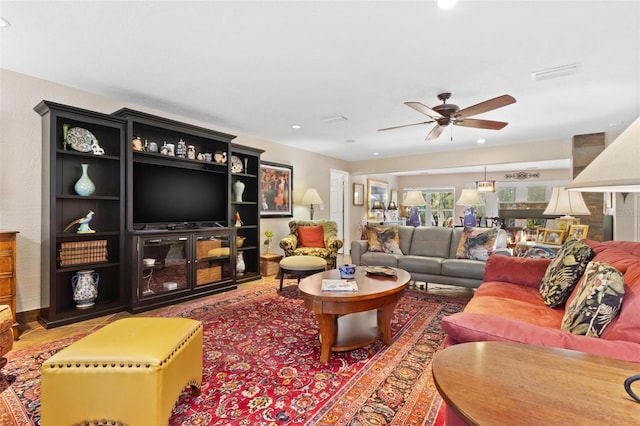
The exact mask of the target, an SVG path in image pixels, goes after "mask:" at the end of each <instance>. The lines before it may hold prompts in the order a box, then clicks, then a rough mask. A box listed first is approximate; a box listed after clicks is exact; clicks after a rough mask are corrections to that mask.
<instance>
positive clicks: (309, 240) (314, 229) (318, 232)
mask: <svg viewBox="0 0 640 426" xmlns="http://www.w3.org/2000/svg"><path fill="white" fill-rule="evenodd" d="M298 237H299V238H300V246H301V247H317V248H324V229H323V228H322V226H300V227H298Z"/></svg>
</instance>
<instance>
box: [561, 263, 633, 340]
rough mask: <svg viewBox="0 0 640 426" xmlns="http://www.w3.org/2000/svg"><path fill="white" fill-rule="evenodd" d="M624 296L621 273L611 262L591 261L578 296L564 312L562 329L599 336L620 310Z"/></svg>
mask: <svg viewBox="0 0 640 426" xmlns="http://www.w3.org/2000/svg"><path fill="white" fill-rule="evenodd" d="M623 297H624V278H623V277H622V274H621V273H620V272H619V271H618V270H617V269H616V268H614V267H613V266H611V265H609V264H608V263H604V262H590V263H589V264H588V265H587V268H586V270H585V272H584V279H583V280H582V282H581V283H580V288H579V289H578V293H577V295H576V298H575V299H573V301H572V302H571V303H570V304H569V306H568V307H567V310H566V312H565V314H564V318H563V320H562V327H561V328H562V330H564V331H569V332H571V333H573V334H581V335H584V336H590V337H600V335H601V334H602V332H603V331H604V329H605V328H606V327H607V325H609V323H610V322H611V321H612V320H613V318H615V316H616V315H617V314H618V312H619V310H620V305H622V298H623Z"/></svg>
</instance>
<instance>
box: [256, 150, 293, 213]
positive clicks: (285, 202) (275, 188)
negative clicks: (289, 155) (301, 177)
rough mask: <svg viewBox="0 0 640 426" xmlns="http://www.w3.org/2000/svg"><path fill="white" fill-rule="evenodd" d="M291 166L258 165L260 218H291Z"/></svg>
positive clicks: (264, 162)
mask: <svg viewBox="0 0 640 426" xmlns="http://www.w3.org/2000/svg"><path fill="white" fill-rule="evenodd" d="M292 194H293V166H289V165H287V164H278V163H269V162H267V161H262V162H261V163H260V198H261V200H260V217H263V218H270V217H293V202H292Z"/></svg>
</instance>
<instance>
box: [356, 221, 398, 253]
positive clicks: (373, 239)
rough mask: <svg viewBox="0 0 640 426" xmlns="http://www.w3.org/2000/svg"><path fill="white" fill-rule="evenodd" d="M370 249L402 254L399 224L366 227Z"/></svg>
mask: <svg viewBox="0 0 640 426" xmlns="http://www.w3.org/2000/svg"><path fill="white" fill-rule="evenodd" d="M365 233H366V234H367V241H368V243H369V247H368V250H369V251H373V252H383V253H394V254H402V250H400V245H399V242H400V239H399V237H398V227H397V226H369V225H367V226H366V227H365Z"/></svg>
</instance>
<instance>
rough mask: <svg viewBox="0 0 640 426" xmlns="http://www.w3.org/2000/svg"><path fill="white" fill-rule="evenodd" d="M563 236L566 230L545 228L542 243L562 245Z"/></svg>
mask: <svg viewBox="0 0 640 426" xmlns="http://www.w3.org/2000/svg"><path fill="white" fill-rule="evenodd" d="M563 237H564V230H562V229H545V230H544V238H543V239H542V243H543V244H555V245H560V244H562V240H563Z"/></svg>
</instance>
